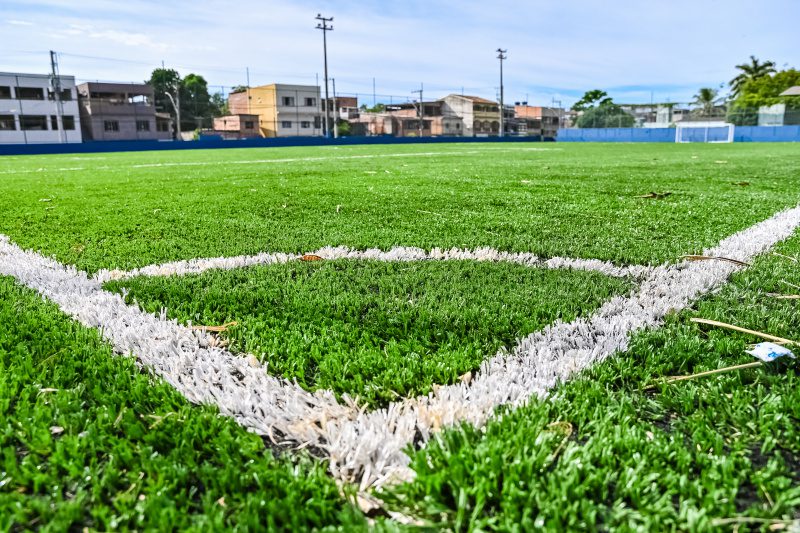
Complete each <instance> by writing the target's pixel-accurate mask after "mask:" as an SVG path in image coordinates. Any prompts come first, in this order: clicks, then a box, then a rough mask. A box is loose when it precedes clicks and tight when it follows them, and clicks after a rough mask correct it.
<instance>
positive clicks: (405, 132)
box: [387, 100, 464, 137]
mask: <svg viewBox="0 0 800 533" xmlns="http://www.w3.org/2000/svg"><path fill="white" fill-rule="evenodd" d="M387 111H388V112H389V113H390V114H391V115H392V116H395V117H397V118H398V119H399V120H398V123H397V128H396V132H395V135H396V136H397V137H418V136H419V133H420V132H419V126H420V123H419V104H417V103H404V104H397V105H392V106H389V107H387ZM422 111H423V117H422V136H423V137H442V136H446V137H461V136H463V135H464V121H463V120H462V119H461V117H458V116H456V115H446V114H445V103H444V101H443V100H436V101H433V102H424V103H423V104H422Z"/></svg>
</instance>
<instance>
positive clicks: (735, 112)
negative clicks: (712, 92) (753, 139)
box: [728, 68, 800, 126]
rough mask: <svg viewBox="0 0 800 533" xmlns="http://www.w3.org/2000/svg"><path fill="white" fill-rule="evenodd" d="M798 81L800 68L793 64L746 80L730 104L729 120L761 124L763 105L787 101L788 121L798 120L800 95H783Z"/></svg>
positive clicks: (799, 119)
mask: <svg viewBox="0 0 800 533" xmlns="http://www.w3.org/2000/svg"><path fill="white" fill-rule="evenodd" d="M796 85H800V70H797V69H793V68H790V69H786V70H781V71H780V72H776V73H775V75H773V76H761V77H760V78H757V79H754V80H750V81H748V82H746V83H745V84H744V85H742V88H741V90H740V91H739V95H738V96H737V97H736V99H735V100H734V101H733V102H732V103H731V104H730V105H729V106H728V122H732V123H733V124H736V125H737V126H746V125H755V124H758V109H759V108H760V107H762V106H771V105H775V104H786V117H785V119H784V120H785V122H784V123H785V124H797V123H798V122H800V98H798V97H796V96H781V95H780V94H781V93H782V92H783V91H785V90H786V89H788V88H789V87H794V86H796Z"/></svg>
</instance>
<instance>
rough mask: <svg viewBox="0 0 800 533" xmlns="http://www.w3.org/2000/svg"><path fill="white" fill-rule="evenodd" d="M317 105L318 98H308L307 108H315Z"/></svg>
mask: <svg viewBox="0 0 800 533" xmlns="http://www.w3.org/2000/svg"><path fill="white" fill-rule="evenodd" d="M316 105H317V99H316V98H306V107H315V106H316Z"/></svg>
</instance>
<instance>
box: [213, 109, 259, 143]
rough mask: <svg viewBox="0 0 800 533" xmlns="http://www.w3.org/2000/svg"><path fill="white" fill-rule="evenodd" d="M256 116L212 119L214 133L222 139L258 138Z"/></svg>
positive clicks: (229, 116) (230, 116)
mask: <svg viewBox="0 0 800 533" xmlns="http://www.w3.org/2000/svg"><path fill="white" fill-rule="evenodd" d="M258 120H259V117H258V115H247V114H244V115H226V116H224V117H217V118H215V119H214V133H215V134H217V135H220V136H222V137H223V138H224V139H251V138H253V137H260V136H261V134H260V132H259V129H258Z"/></svg>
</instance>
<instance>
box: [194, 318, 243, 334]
mask: <svg viewBox="0 0 800 533" xmlns="http://www.w3.org/2000/svg"><path fill="white" fill-rule="evenodd" d="M237 325H239V323H238V322H236V321H235V320H234V321H232V322H226V323H224V324H222V325H221V326H192V329H199V330H202V331H210V332H212V333H222V332H224V331H228V328H230V327H232V326H237Z"/></svg>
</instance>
